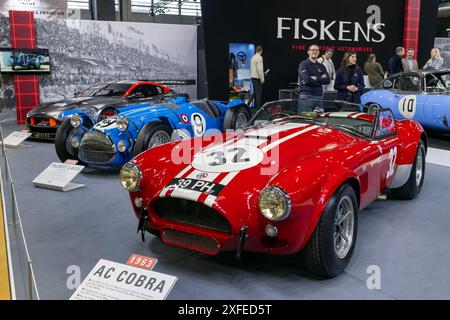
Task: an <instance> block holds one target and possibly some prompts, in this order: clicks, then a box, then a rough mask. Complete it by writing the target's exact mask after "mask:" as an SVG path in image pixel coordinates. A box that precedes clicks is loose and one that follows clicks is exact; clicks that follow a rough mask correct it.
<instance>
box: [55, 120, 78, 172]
mask: <svg viewBox="0 0 450 320" xmlns="http://www.w3.org/2000/svg"><path fill="white" fill-rule="evenodd" d="M74 133H75V128H74V127H73V126H72V124H71V123H70V119H66V120H64V121H63V123H62V124H61V125H60V126H59V127H58V130H57V131H56V137H55V149H56V154H57V155H58V158H59V160H61V162H65V161H66V160H69V159H74V160H78V149H77V148H74V147H73V146H72V139H73V138H74V137H75V134H74ZM79 140H80V141H79V142H81V138H80V139H79ZM83 165H84V164H83Z"/></svg>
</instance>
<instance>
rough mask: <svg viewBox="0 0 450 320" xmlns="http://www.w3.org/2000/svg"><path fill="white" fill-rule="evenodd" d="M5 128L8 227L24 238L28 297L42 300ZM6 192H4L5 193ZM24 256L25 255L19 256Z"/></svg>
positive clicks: (1, 182)
mask: <svg viewBox="0 0 450 320" xmlns="http://www.w3.org/2000/svg"><path fill="white" fill-rule="evenodd" d="M3 138H4V136H3V129H2V127H1V126H0V141H1V149H2V156H3V158H4V167H5V182H6V185H7V189H5V188H4V186H5V184H4V183H3V175H1V179H0V184H1V188H2V190H4V191H6V190H7V191H8V193H9V195H10V206H9V207H10V210H9V213H10V217H11V223H10V224H8V227H12V228H14V229H18V231H19V233H20V238H21V240H22V243H23V246H24V248H25V259H26V264H27V271H26V272H27V275H26V279H27V285H26V287H27V288H26V291H27V292H26V297H27V299H28V300H35V299H36V300H40V297H39V291H38V288H37V285H36V278H35V276H34V270H33V260H31V257H30V252H29V250H28V244H27V240H26V238H25V233H24V230H23V224H22V218H21V215H20V210H19V206H18V205H17V197H16V190H15V187H14V180H13V177H12V175H11V170H10V167H9V161H8V154H7V152H6V147H5V144H4V143H3ZM3 194H4V193H3ZM3 201H4V202H3V203H4V207H5V209H6V199H3ZM4 214H5V215H8V211H6V212H5V213H4ZM20 258H23V257H19V259H20Z"/></svg>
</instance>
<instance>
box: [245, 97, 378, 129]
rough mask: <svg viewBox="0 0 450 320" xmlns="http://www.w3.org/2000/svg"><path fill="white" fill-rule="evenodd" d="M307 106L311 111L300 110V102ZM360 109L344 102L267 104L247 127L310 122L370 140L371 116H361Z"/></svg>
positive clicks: (286, 101) (294, 101) (319, 101)
mask: <svg viewBox="0 0 450 320" xmlns="http://www.w3.org/2000/svg"><path fill="white" fill-rule="evenodd" d="M305 102H306V103H309V104H311V106H310V107H311V108H310V109H311V110H313V111H303V110H304V107H303V106H304V103H305ZM360 110H362V106H360V105H358V104H353V103H348V102H345V101H324V100H310V99H305V100H303V101H302V103H301V105H300V106H299V103H298V101H297V100H280V101H274V102H268V103H266V104H265V105H264V106H262V107H261V109H259V110H258V111H257V112H256V114H255V115H254V116H253V118H252V119H251V120H250V123H249V124H250V125H259V124H263V123H264V124H267V123H271V122H272V123H274V122H277V121H289V122H304V123H314V124H316V125H321V126H326V125H329V126H333V127H335V128H337V129H341V130H344V131H346V132H348V133H352V134H354V135H358V136H364V137H371V136H372V132H373V128H374V121H375V116H374V115H373V114H366V113H361V112H360Z"/></svg>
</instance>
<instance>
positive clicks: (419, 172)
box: [416, 148, 424, 187]
mask: <svg viewBox="0 0 450 320" xmlns="http://www.w3.org/2000/svg"><path fill="white" fill-rule="evenodd" d="M423 158H424V155H423V149H422V148H419V150H418V152H417V159H416V186H417V187H420V184H421V183H422V179H423Z"/></svg>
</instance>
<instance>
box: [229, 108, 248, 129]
mask: <svg viewBox="0 0 450 320" xmlns="http://www.w3.org/2000/svg"><path fill="white" fill-rule="evenodd" d="M249 120H250V111H249V110H248V107H247V106H246V105H242V106H239V107H235V108H230V109H228V110H227V113H226V115H225V119H224V121H223V128H224V130H227V129H232V130H238V129H244V128H245V127H247V123H248V121H249Z"/></svg>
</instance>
